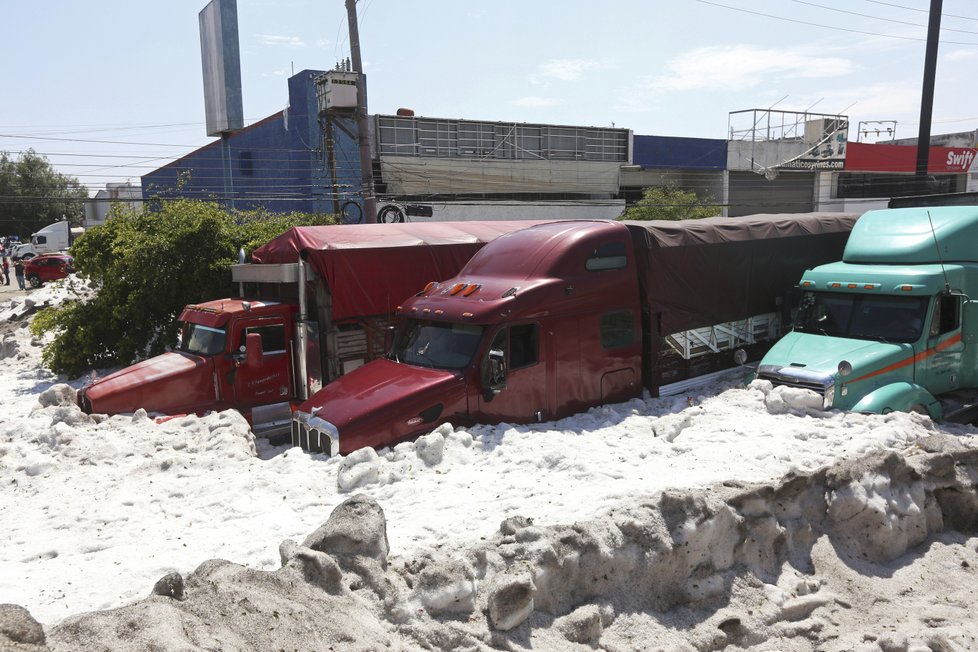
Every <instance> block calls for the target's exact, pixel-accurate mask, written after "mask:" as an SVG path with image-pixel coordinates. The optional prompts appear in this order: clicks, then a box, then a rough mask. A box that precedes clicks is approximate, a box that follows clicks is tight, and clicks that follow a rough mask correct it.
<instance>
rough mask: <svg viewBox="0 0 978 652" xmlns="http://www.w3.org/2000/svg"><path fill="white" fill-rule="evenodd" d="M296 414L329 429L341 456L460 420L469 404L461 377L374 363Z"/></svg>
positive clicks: (318, 395)
mask: <svg viewBox="0 0 978 652" xmlns="http://www.w3.org/2000/svg"><path fill="white" fill-rule="evenodd" d="M298 409H299V411H300V412H305V413H307V414H315V416H317V417H319V418H320V419H325V420H326V421H329V422H330V423H331V424H333V425H334V426H335V427H336V428H337V430H339V435H340V453H343V454H346V453H349V452H352V451H354V450H356V449H358V448H363V447H365V446H373V447H374V448H382V447H384V446H388V445H390V444H393V443H395V442H397V441H398V440H401V439H405V438H407V437H411V436H414V435H419V434H422V433H425V432H428V431H429V430H432V429H433V428H435V427H436V426H437V425H439V424H440V423H442V422H444V421H453V422H454V421H456V420H458V419H459V418H462V419H464V418H466V417H467V413H468V403H467V400H466V390H465V377H464V376H463V375H462V374H461V373H458V372H453V371H445V370H441V369H426V368H424V367H415V366H412V365H407V364H401V363H397V362H393V361H391V360H387V359H378V360H374V361H372V362H369V363H367V364H366V365H364V366H362V367H360V368H359V369H356V370H354V371H352V372H350V373H348V374H346V375H344V376H341V377H339V378H337V379H336V380H334V381H333V382H331V383H329V384H328V385H326V386H325V387H324V388H323V389H321V390H320V391H318V392H316V394H314V395H313V396H312V397H311V398H310V399H309V400H308V401H306V402H305V403H303V404H302V405H300V406H299V408H298Z"/></svg>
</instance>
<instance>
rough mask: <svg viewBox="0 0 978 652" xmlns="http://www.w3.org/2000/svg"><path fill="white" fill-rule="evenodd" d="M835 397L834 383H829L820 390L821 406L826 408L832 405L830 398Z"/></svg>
mask: <svg viewBox="0 0 978 652" xmlns="http://www.w3.org/2000/svg"><path fill="white" fill-rule="evenodd" d="M834 398H835V383H831V384H830V385H829V386H828V387H826V388H825V391H823V392H822V408H823V409H825V410H828V409H829V408H831V407H832V400H833V399H834Z"/></svg>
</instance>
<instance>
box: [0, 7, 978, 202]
mask: <svg viewBox="0 0 978 652" xmlns="http://www.w3.org/2000/svg"><path fill="white" fill-rule="evenodd" d="M206 4H207V1H206V0H167V1H165V2H147V1H146V0H137V1H136V2H132V1H125V2H124V1H122V0H93V1H91V2H77V1H74V0H34V1H33V2H15V1H13V0H8V1H5V2H2V3H0V61H2V62H3V66H2V67H3V73H2V76H0V79H2V95H0V97H2V101H0V151H5V152H8V153H10V154H11V155H13V156H14V157H16V156H17V155H18V154H19V153H20V152H22V151H24V150H26V149H28V148H33V149H34V150H35V151H36V152H38V153H40V154H43V155H45V156H47V157H48V159H49V160H50V161H51V162H52V163H53V164H54V165H55V167H56V168H57V169H58V170H59V171H61V172H63V173H65V174H70V175H72V176H75V177H77V178H78V179H79V180H80V181H81V182H82V183H83V184H85V185H86V186H88V187H89V188H90V189H91V190H92V191H94V190H97V189H99V188H101V187H104V184H105V183H106V182H107V181H125V180H127V179H128V180H132V181H133V183H135V184H138V182H139V176H140V175H141V174H144V173H145V172H147V171H149V170H152V169H155V168H157V167H160V166H161V165H164V164H166V163H167V162H169V161H171V160H173V159H174V158H178V157H180V156H182V155H184V154H186V153H187V152H189V151H191V150H193V149H195V148H196V147H199V146H201V145H203V144H206V143H207V142H209V141H210V139H209V138H208V137H207V136H206V134H205V128H204V107H203V90H202V89H203V82H202V78H201V63H200V40H199V31H198V13H199V12H200V10H201V9H203V7H204V6H205V5H206ZM357 8H358V14H359V16H360V18H359V24H360V37H361V49H362V56H363V60H364V68H365V70H366V72H367V75H368V79H369V82H368V84H369V98H368V99H369V107H368V108H369V111H370V113H372V114H373V113H382V114H384V113H386V114H390V113H394V112H395V111H396V110H397V109H398V108H399V107H408V108H412V109H414V110H415V112H416V114H417V115H424V116H431V117H439V118H466V119H479V120H492V121H497V120H498V121H515V122H543V123H553V124H570V125H598V126H611V125H612V124H614V125H615V126H617V127H625V128H629V129H632V130H633V131H634V132H635V133H636V134H651V135H663V136H695V137H706V138H724V137H725V136H726V133H727V130H728V114H729V113H730V112H731V111H738V110H743V109H752V108H766V107H769V106H772V105H776V108H778V109H784V110H793V111H804V110H806V109H810V110H811V111H814V112H822V113H844V114H846V115H848V116H849V117H850V120H851V127H852V129H851V132H850V139H853V140H854V139H855V131H856V127H857V125H858V122H859V121H868V120H880V121H883V120H895V121H897V137H915V136H916V135H917V131H918V115H919V109H920V89H921V82H922V76H923V60H924V48H925V39H926V32H927V28H926V25H927V18H928V14H927V10H928V8H929V2H928V0H892V2H889V1H888V2H882V1H879V0H811V1H805V2H802V1H801V0H710V1H709V2H707V1H706V0H669V1H665V0H607V1H606V2H593V1H590V2H583V1H581V0H552V1H551V0H547V1H544V0H521V1H519V2H517V1H514V0H492V1H491V2H489V1H483V2H474V1H470V0H411V1H410V2H408V1H406V0H360V1H359V2H358V4H357ZM943 12H944V18H943V21H942V27H944V31H943V32H942V43H941V47H940V58H939V63H938V74H937V90H936V94H935V100H934V124H933V127H932V133H934V134H938V133H949V132H956V131H967V130H974V129H976V128H978V106H976V103H975V100H976V98H978V93H976V91H975V81H974V70H975V69H976V64H978V3H975V2H974V1H973V0H945V1H944V10H943ZM238 27H239V38H240V48H241V76H242V86H243V98H244V114H245V121H246V124H250V123H252V122H255V121H257V120H260V119H262V118H264V117H266V116H268V115H270V114H272V113H274V112H276V111H279V110H281V109H282V108H284V107H285V105H286V104H287V102H288V89H287V85H286V79H287V78H288V77H289V76H290V74H291V73H292V72H293V71H295V72H298V71H300V70H303V69H306V68H310V69H322V70H326V69H329V68H332V67H333V66H334V64H335V63H336V62H337V61H339V60H340V59H342V58H344V57H347V56H349V54H350V53H349V37H348V31H347V19H346V10H345V6H344V2H343V0H328V1H326V0H315V1H313V0H238Z"/></svg>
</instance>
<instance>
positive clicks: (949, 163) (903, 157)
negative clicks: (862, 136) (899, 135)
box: [845, 142, 978, 174]
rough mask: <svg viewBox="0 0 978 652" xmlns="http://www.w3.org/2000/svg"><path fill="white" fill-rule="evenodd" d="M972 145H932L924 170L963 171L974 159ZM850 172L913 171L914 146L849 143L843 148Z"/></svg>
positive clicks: (915, 149)
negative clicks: (845, 148) (846, 148)
mask: <svg viewBox="0 0 978 652" xmlns="http://www.w3.org/2000/svg"><path fill="white" fill-rule="evenodd" d="M976 152H978V149H975V148H974V147H931V148H930V152H928V154H927V171H928V172H929V173H931V174H964V173H965V172H967V171H968V169H969V168H970V167H971V164H972V162H974V160H975V153H976ZM845 169H846V170H847V171H849V172H916V171H917V146H916V145H886V144H880V143H852V142H850V143H849V145H848V150H847V151H846V165H845Z"/></svg>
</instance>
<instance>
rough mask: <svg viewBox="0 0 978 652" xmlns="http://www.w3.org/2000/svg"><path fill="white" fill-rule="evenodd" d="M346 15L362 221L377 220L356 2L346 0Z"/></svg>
mask: <svg viewBox="0 0 978 652" xmlns="http://www.w3.org/2000/svg"><path fill="white" fill-rule="evenodd" d="M346 15H347V20H348V21H349V23H350V55H351V57H352V59H353V69H354V70H355V71H356V73H357V75H358V76H359V78H358V79H357V82H358V83H357V132H358V133H357V142H358V143H359V145H360V178H361V183H362V188H363V221H364V222H366V223H368V224H373V223H376V222H377V198H376V197H375V196H374V167H373V160H372V159H371V156H370V127H369V125H368V120H367V78H366V77H365V76H364V74H363V61H361V59H360V30H359V28H358V27H357V2H356V0H346Z"/></svg>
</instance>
